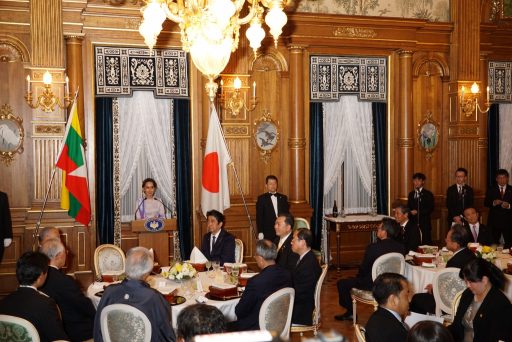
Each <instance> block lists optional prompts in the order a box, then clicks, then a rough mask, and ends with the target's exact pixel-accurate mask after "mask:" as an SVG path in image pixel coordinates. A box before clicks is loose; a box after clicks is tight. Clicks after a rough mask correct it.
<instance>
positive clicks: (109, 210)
mask: <svg viewBox="0 0 512 342" xmlns="http://www.w3.org/2000/svg"><path fill="white" fill-rule="evenodd" d="M95 121H96V122H95V124H96V234H97V241H98V242H99V244H105V243H114V185H113V182H112V174H113V171H112V168H113V161H114V156H113V148H112V98H109V97H98V98H96V118H95Z"/></svg>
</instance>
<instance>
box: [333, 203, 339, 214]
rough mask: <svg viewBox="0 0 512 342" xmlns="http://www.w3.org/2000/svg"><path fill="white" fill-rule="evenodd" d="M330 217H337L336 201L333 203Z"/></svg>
mask: <svg viewBox="0 0 512 342" xmlns="http://www.w3.org/2000/svg"><path fill="white" fill-rule="evenodd" d="M332 217H338V206H337V205H336V201H334V205H333V207H332Z"/></svg>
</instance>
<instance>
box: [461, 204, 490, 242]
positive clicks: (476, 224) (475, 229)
mask: <svg viewBox="0 0 512 342" xmlns="http://www.w3.org/2000/svg"><path fill="white" fill-rule="evenodd" d="M479 219H480V215H479V214H478V211H476V209H475V208H472V207H469V208H466V209H465V210H464V220H465V221H466V222H465V223H466V224H465V225H464V227H466V229H467V231H468V233H469V237H470V240H469V242H478V243H479V244H481V245H484V246H491V245H492V244H493V243H494V239H493V236H492V232H491V231H490V229H489V228H487V227H486V226H485V225H484V224H481V223H480V220H479Z"/></svg>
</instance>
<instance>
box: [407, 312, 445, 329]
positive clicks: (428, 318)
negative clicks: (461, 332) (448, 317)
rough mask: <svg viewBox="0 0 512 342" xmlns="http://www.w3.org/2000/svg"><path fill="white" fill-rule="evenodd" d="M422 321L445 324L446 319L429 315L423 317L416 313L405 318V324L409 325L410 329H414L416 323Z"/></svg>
mask: <svg viewBox="0 0 512 342" xmlns="http://www.w3.org/2000/svg"><path fill="white" fill-rule="evenodd" d="M421 321H434V322H439V323H443V321H444V319H443V318H442V317H437V316H429V315H423V314H419V313H416V312H413V311H411V314H410V315H409V316H407V317H405V321H404V322H405V324H407V325H408V326H409V327H413V326H414V325H415V324H416V323H418V322H421Z"/></svg>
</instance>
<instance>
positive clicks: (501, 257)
mask: <svg viewBox="0 0 512 342" xmlns="http://www.w3.org/2000/svg"><path fill="white" fill-rule="evenodd" d="M509 261H512V256H510V255H509V254H504V253H497V258H496V260H495V261H494V264H495V265H496V266H497V267H498V268H499V269H501V270H503V269H505V268H507V262H509ZM443 268H444V267H436V268H429V267H423V266H413V265H411V264H409V263H405V277H406V278H407V280H409V282H410V283H411V284H412V286H413V289H414V293H421V292H425V286H427V285H428V284H432V282H433V280H434V276H435V275H436V273H437V271H439V270H442V269H443ZM505 277H506V278H507V279H508V282H507V284H506V285H505V289H504V290H503V292H504V293H505V295H506V296H507V297H508V299H509V300H511V301H512V275H508V274H505Z"/></svg>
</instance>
